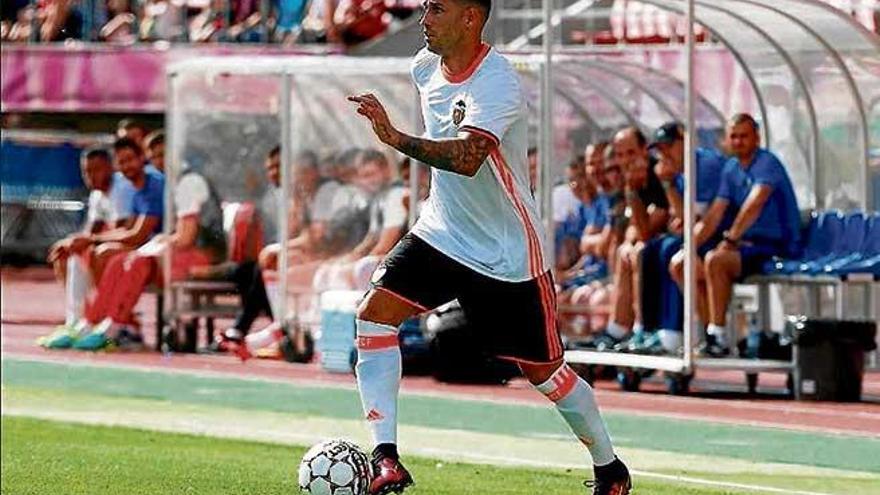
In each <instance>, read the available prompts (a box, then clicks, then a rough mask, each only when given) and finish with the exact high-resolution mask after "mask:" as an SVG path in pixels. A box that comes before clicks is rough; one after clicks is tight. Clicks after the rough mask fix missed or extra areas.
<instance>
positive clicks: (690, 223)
mask: <svg viewBox="0 0 880 495" xmlns="http://www.w3.org/2000/svg"><path fill="white" fill-rule="evenodd" d="M685 21H686V22H687V38H686V40H685V41H686V43H685V52H686V57H685V58H686V60H687V65H686V70H687V76H686V78H685V115H686V117H687V118H686V122H685V135H684V152H685V154H684V192H685V202H684V252H685V257H684V329H683V330H684V370H683V371H684V373H685V374H691V373H692V372H693V362H694V346H693V344H694V341H695V340H694V310H695V309H696V304H694V303H695V302H696V299H695V296H696V282H697V277H696V265H695V263H694V256H695V255H696V246H694V203H695V201H696V198H697V195H696V185H697V181H696V175H695V173H696V169H697V167H696V155H695V147H694V144H695V143H696V141H695V136H696V129H695V128H694V126H695V124H694V0H688V2H687V12H686V14H685ZM703 323H704V324H705V323H706V322H703Z"/></svg>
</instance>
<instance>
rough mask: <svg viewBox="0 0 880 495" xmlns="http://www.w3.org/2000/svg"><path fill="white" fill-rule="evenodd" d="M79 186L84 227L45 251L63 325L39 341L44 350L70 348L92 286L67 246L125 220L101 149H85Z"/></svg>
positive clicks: (80, 261) (108, 160) (82, 262)
mask: <svg viewBox="0 0 880 495" xmlns="http://www.w3.org/2000/svg"><path fill="white" fill-rule="evenodd" d="M80 166H81V172H82V177H83V182H84V183H85V184H86V187H88V188H89V189H90V191H91V192H90V193H89V201H88V209H87V213H86V223H85V225H84V226H83V229H82V230H81V231H80V232H77V233H75V234H72V235H70V236H68V237H65V238H64V239H62V240H60V241H58V242H56V243H55V244H53V245H52V248H51V249H50V250H49V256H48V261H49V263H51V264H52V268H53V269H54V271H55V277H56V278H57V279H58V281H59V282H61V283H62V284H63V285H64V288H65V291H64V292H65V317H64V325H61V326H59V327H58V328H56V329H55V331H54V332H53V333H52V334H51V335H49V336H47V337H43V338H41V339H40V341H39V342H40V344H41V345H43V346H45V347H48V348H54V349H58V348H65V347H70V346H71V345H72V344H73V336H74V335H76V333H77V330H76V328H75V325H76V323H77V322H78V321H80V319H81V318H82V316H83V307H84V304H85V299H86V295H87V294H88V291H89V289H90V288H91V286H92V280H91V276H90V275H89V270H88V260H87V259H84V257H82V256H76V255H73V252H72V250H71V246H72V245H74V244H75V243H78V242H81V241H78V239H79V238H88V237H89V236H91V235H94V234H99V233H101V232H105V231H107V230H110V229H113V228H115V227H116V226H117V225H119V224H121V223H123V222H124V221H125V219H123V218H119V216H118V213H117V212H116V211H114V209H113V203H112V202H111V201H110V190H111V189H112V188H113V187H114V186H116V185H118V182H116V181H114V176H113V158H112V157H111V156H110V152H109V151H107V150H105V149H103V148H89V149H87V150H85V151H83V153H82V157H81V159H80Z"/></svg>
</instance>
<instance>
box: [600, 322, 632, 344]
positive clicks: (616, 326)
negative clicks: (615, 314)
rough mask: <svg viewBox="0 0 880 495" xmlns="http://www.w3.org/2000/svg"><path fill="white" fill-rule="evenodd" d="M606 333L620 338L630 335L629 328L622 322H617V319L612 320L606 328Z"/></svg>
mask: <svg viewBox="0 0 880 495" xmlns="http://www.w3.org/2000/svg"><path fill="white" fill-rule="evenodd" d="M605 333H607V334H608V335H610V336H612V337H614V338H615V339H618V340H620V339H622V338H624V337H626V336H627V335H629V329H628V328H626V327H625V326H623V325H621V324H620V323H617V322H616V321H612V322H611V323H609V324H608V326H607V327H606V328H605Z"/></svg>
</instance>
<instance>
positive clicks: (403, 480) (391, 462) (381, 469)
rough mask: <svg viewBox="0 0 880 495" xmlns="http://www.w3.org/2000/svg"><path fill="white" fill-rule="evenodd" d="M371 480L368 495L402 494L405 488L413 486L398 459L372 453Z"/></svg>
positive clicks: (411, 480) (410, 477)
mask: <svg viewBox="0 0 880 495" xmlns="http://www.w3.org/2000/svg"><path fill="white" fill-rule="evenodd" d="M372 464H373V480H372V481H371V482H370V495H386V494H388V493H403V490H405V489H406V487H408V486H410V485H412V484H413V479H412V476H411V475H410V474H409V471H407V470H406V468H405V467H403V464H401V463H400V459H397V458H394V457H387V456H383V455H381V454H380V453H379V452H378V451H376V452H374V453H373V462H372Z"/></svg>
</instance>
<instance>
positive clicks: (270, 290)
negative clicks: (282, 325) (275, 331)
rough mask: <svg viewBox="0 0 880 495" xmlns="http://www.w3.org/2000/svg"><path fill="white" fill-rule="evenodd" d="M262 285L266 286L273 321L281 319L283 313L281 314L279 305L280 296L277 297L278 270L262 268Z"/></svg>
mask: <svg viewBox="0 0 880 495" xmlns="http://www.w3.org/2000/svg"><path fill="white" fill-rule="evenodd" d="M263 285H265V286H266V297H268V298H269V306H270V307H271V308H272V318H273V319H274V320H275V321H281V320H282V317H283V315H281V314H280V313H281V308H279V306H280V304H279V303H280V301H281V300H280V298H279V297H278V296H279V294H278V290H279V284H278V272H276V271H270V270H264V271H263Z"/></svg>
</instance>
